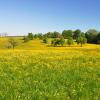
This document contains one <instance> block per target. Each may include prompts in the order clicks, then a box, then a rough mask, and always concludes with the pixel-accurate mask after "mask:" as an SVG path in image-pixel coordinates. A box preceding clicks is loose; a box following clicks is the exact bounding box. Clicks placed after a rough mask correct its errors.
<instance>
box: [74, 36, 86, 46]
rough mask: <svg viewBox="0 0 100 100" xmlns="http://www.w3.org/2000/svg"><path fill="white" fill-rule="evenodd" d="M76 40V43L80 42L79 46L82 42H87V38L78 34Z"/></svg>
mask: <svg viewBox="0 0 100 100" xmlns="http://www.w3.org/2000/svg"><path fill="white" fill-rule="evenodd" d="M76 41H77V44H81V47H82V46H83V44H86V43H87V39H86V38H85V37H82V36H79V37H78V38H77V40H76Z"/></svg>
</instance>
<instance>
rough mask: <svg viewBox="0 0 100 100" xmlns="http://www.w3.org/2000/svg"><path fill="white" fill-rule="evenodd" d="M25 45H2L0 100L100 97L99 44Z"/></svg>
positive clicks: (0, 51) (83, 99) (36, 41)
mask: <svg viewBox="0 0 100 100" xmlns="http://www.w3.org/2000/svg"><path fill="white" fill-rule="evenodd" d="M32 43H33V45H32ZM26 44H27V45H26ZM26 44H21V45H19V46H17V47H16V49H15V50H12V49H3V48H2V47H1V50H0V100H99V99H100V46H99V45H92V44H87V45H84V47H82V48H81V47H48V46H46V45H45V44H43V43H41V41H40V40H33V41H30V42H29V43H26ZM40 45H41V46H40Z"/></svg>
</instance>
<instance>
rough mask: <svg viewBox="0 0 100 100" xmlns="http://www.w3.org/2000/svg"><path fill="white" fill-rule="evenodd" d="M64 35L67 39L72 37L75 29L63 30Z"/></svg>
mask: <svg viewBox="0 0 100 100" xmlns="http://www.w3.org/2000/svg"><path fill="white" fill-rule="evenodd" d="M62 36H63V37H64V38H65V39H67V38H69V37H72V36H73V31H72V30H64V31H63V32H62Z"/></svg>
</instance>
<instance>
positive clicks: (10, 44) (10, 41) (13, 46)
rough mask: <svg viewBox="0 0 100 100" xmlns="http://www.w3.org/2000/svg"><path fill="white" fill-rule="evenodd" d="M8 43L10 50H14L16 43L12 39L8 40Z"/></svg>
mask: <svg viewBox="0 0 100 100" xmlns="http://www.w3.org/2000/svg"><path fill="white" fill-rule="evenodd" d="M8 43H9V47H10V48H11V47H12V48H13V49H14V48H15V46H17V41H16V40H15V39H14V38H9V39H8Z"/></svg>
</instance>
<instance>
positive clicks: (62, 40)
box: [59, 37, 65, 46]
mask: <svg viewBox="0 0 100 100" xmlns="http://www.w3.org/2000/svg"><path fill="white" fill-rule="evenodd" d="M59 42H60V45H61V46H63V45H64V43H65V39H64V38H63V37H61V38H60V40H59Z"/></svg>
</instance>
